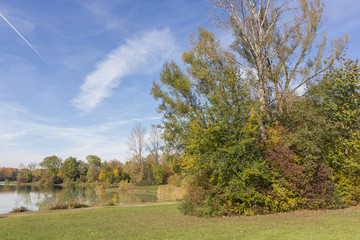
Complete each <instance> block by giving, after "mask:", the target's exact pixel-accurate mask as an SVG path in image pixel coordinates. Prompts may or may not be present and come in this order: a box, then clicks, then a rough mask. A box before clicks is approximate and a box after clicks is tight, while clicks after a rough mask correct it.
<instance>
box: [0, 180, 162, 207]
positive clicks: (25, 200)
mask: <svg viewBox="0 0 360 240" xmlns="http://www.w3.org/2000/svg"><path fill="white" fill-rule="evenodd" d="M156 201H158V197H157V195H156V194H151V193H146V194H141V193H122V192H118V191H117V190H116V189H114V190H110V189H105V190H104V189H100V188H76V187H60V186H56V187H51V188H49V187H38V186H32V187H30V186H16V185H0V213H7V212H10V211H11V210H12V209H13V208H15V207H21V206H25V207H27V208H28V209H31V210H43V209H49V208H50V207H51V206H53V205H56V204H59V203H60V204H71V203H75V202H80V203H85V204H87V205H89V206H99V205H126V204H141V203H145V202H156Z"/></svg>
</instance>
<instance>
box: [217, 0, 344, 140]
mask: <svg viewBox="0 0 360 240" xmlns="http://www.w3.org/2000/svg"><path fill="white" fill-rule="evenodd" d="M212 3H213V6H214V8H215V9H218V10H220V11H216V13H215V16H216V22H217V23H218V24H219V25H220V26H221V27H224V28H226V29H230V30H231V31H232V33H233V36H234V38H235V41H234V43H233V44H232V49H233V50H234V51H235V52H236V53H238V55H237V57H236V58H235V57H234V58H233V62H234V63H236V65H237V66H238V68H239V69H240V71H241V72H243V73H245V74H246V75H247V78H246V79H244V82H245V83H246V85H247V86H249V87H250V88H251V90H252V93H253V94H255V96H256V98H257V99H258V101H259V104H260V109H261V111H262V112H263V113H264V117H263V118H262V121H260V122H259V127H260V134H261V138H262V139H263V140H264V139H266V129H265V124H266V121H268V120H270V118H271V114H272V113H273V111H274V110H275V111H276V112H277V113H276V114H281V113H282V112H283V110H284V108H285V105H286V102H287V99H288V97H289V96H291V95H292V94H293V93H294V92H295V91H296V90H297V89H299V88H301V87H303V86H304V85H305V84H306V83H308V82H310V81H312V80H313V79H315V78H317V77H318V76H319V75H321V74H322V73H324V72H325V71H326V70H327V69H329V67H331V66H332V65H333V64H334V61H335V60H336V59H337V58H338V57H339V56H340V55H341V53H342V51H343V49H344V46H345V43H346V41H347V36H345V37H344V38H343V39H340V40H338V41H334V42H333V43H332V46H333V49H332V50H333V54H332V55H331V56H329V57H328V58H327V59H326V60H327V61H326V63H324V62H323V60H324V49H325V46H326V36H325V35H323V37H322V40H321V41H320V42H317V36H318V32H319V28H320V25H321V23H322V15H323V9H324V5H323V3H322V1H320V0H282V1H274V0H212ZM218 13H220V14H218ZM223 13H225V14H223ZM318 43H319V44H318ZM315 44H318V46H316V47H315V46H314V45H315ZM314 50H316V52H315V51H314Z"/></svg>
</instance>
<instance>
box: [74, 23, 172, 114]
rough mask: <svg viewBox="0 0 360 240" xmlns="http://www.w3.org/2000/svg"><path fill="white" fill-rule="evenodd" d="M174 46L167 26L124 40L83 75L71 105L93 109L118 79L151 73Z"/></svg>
mask: <svg viewBox="0 0 360 240" xmlns="http://www.w3.org/2000/svg"><path fill="white" fill-rule="evenodd" d="M176 49H177V48H176V45H175V41H174V39H173V37H172V34H171V32H170V30H169V29H168V28H165V29H163V30H160V31H159V30H154V31H151V32H146V33H145V34H143V35H142V36H141V37H140V38H132V39H128V40H126V43H125V44H124V45H121V46H119V47H118V48H116V49H114V50H112V51H111V52H110V53H109V54H108V55H107V56H106V57H105V59H104V60H103V61H102V62H100V63H99V64H97V66H96V69H95V71H93V72H92V73H90V74H89V75H87V76H86V78H85V82H84V83H83V85H82V86H81V90H80V94H79V95H78V96H77V97H76V98H75V99H73V101H72V102H73V104H74V105H75V107H77V108H78V109H79V110H81V111H82V112H83V113H88V112H90V111H91V110H92V109H94V108H95V107H96V106H97V105H98V104H99V103H100V102H101V101H102V100H103V99H104V98H106V97H109V96H110V94H111V90H112V89H113V88H116V87H118V86H119V84H120V82H121V79H122V78H124V77H126V76H129V75H132V74H135V73H136V72H141V73H153V72H154V71H157V70H158V69H159V68H160V66H161V65H162V63H163V62H164V61H165V60H166V59H169V58H171V57H172V56H173V55H174V54H176V52H177V50H176Z"/></svg>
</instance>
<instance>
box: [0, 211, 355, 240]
mask: <svg viewBox="0 0 360 240" xmlns="http://www.w3.org/2000/svg"><path fill="white" fill-rule="evenodd" d="M177 207H178V205H176V204H173V205H160V206H146V207H122V208H121V207H105V208H100V209H90V210H82V211H73V212H56V213H52V214H41V215H40V214H39V215H30V216H21V217H7V218H3V219H0V239H50V238H51V239H360V228H359V227H358V226H359V224H360V207H353V208H349V209H343V210H336V211H317V212H314V211H301V212H296V213H287V214H275V215H267V216H255V217H229V218H211V219H209V218H197V217H191V216H184V215H182V214H181V213H180V212H179V211H178V209H177Z"/></svg>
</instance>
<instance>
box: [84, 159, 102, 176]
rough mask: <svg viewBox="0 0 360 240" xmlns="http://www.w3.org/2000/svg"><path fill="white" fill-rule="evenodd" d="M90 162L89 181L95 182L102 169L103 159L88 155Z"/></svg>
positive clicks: (88, 161)
mask: <svg viewBox="0 0 360 240" xmlns="http://www.w3.org/2000/svg"><path fill="white" fill-rule="evenodd" d="M86 160H87V164H88V172H87V180H88V181H89V182H95V181H96V180H97V179H98V177H99V174H100V171H101V159H100V158H99V157H98V156H95V155H88V156H86Z"/></svg>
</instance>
